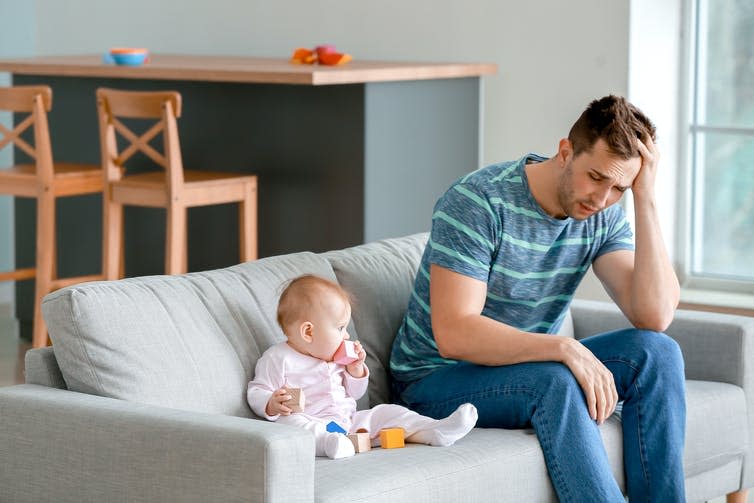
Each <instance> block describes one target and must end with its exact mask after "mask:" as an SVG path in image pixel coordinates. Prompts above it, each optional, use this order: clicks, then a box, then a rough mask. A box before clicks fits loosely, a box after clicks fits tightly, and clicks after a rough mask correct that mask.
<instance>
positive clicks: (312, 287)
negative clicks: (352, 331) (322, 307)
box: [277, 274, 353, 332]
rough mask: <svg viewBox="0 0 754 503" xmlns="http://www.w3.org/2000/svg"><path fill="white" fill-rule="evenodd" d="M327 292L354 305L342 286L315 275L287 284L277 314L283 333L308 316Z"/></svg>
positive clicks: (296, 279) (281, 295)
mask: <svg viewBox="0 0 754 503" xmlns="http://www.w3.org/2000/svg"><path fill="white" fill-rule="evenodd" d="M325 292H327V293H334V294H336V295H338V296H339V297H340V298H341V299H343V301H344V302H345V303H347V304H349V305H353V300H352V298H351V295H350V294H349V293H348V292H347V291H346V290H345V289H344V288H343V287H342V286H340V285H339V284H337V283H335V282H333V281H330V280H328V279H325V278H320V277H319V276H314V275H313V274H304V275H303V276H299V277H297V278H294V279H292V280H290V281H289V282H288V283H285V284H284V288H283V292H282V293H281V294H280V301H279V302H278V312H277V321H278V325H280V328H282V329H283V332H285V328H286V327H287V326H288V325H290V324H291V323H293V322H294V321H299V320H303V319H304V318H305V317H306V316H308V314H309V312H311V310H312V308H314V307H315V306H316V305H317V303H318V302H319V301H320V300H321V298H322V294H323V293H325Z"/></svg>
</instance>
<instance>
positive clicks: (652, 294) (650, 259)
mask: <svg viewBox="0 0 754 503" xmlns="http://www.w3.org/2000/svg"><path fill="white" fill-rule="evenodd" d="M638 145H639V152H640V153H641V157H642V165H641V169H640V170H639V174H638V175H637V176H636V179H635V180H634V183H633V186H632V187H631V191H632V193H633V196H634V207H635V215H636V251H635V252H631V251H628V250H621V251H615V252H611V253H606V254H605V255H603V256H601V257H600V258H598V259H597V260H595V261H594V272H595V274H596V275H597V277H598V278H599V279H600V281H601V282H602V284H603V285H604V286H605V289H606V290H607V292H608V294H609V295H610V297H612V299H613V300H614V301H615V303H616V304H618V307H620V309H621V311H623V314H625V315H626V317H627V318H628V319H629V320H630V321H631V323H633V325H634V326H636V327H637V328H646V329H650V330H656V331H658V332H662V331H664V330H665V329H667V327H668V325H670V322H671V321H673V315H674V314H675V309H676V307H677V306H678V300H679V298H680V287H679V285H678V277H677V276H676V274H675V271H674V270H673V266H672V264H671V262H670V257H669V256H668V252H667V249H666V248H665V243H664V241H663V239H662V234H661V232H660V222H659V218H658V216H657V205H656V200H655V191H654V185H655V177H656V173H657V161H658V160H659V153H658V151H657V148H656V147H655V145H654V143H653V142H652V140H651V139H649V140H648V141H647V143H646V144H644V143H642V142H641V141H639V142H638Z"/></svg>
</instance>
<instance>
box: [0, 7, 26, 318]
mask: <svg viewBox="0 0 754 503" xmlns="http://www.w3.org/2000/svg"><path fill="white" fill-rule="evenodd" d="M34 26H35V23H34V2H29V3H27V2H18V1H15V0H0V58H10V57H21V56H30V55H32V54H33V47H34V36H35V35H34ZM9 84H10V78H9V76H8V75H7V74H3V73H0V86H7V85H9ZM12 121H13V119H12V117H11V114H8V113H0V123H2V124H3V125H5V126H6V127H9V126H11V124H12ZM11 160H12V152H11V151H10V149H9V148H6V149H3V150H2V151H0V169H2V167H3V166H8V165H9V164H10V163H11ZM13 256H14V254H13V200H12V199H11V198H10V197H8V196H0V271H8V270H10V269H12V268H13V263H14V258H13ZM14 297H15V294H14V289H13V283H10V282H0V306H2V305H6V304H12V303H13V299H14ZM4 312H5V311H4V309H0V316H2V315H3V314H4Z"/></svg>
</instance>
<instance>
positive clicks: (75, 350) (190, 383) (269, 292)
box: [42, 252, 335, 417]
mask: <svg viewBox="0 0 754 503" xmlns="http://www.w3.org/2000/svg"><path fill="white" fill-rule="evenodd" d="M304 273H312V274H317V275H320V276H323V277H326V278H329V279H332V280H335V276H334V274H333V271H332V269H331V268H330V265H329V263H328V262H327V261H326V260H325V259H323V258H321V257H320V256H318V255H315V254H312V253H308V252H304V253H297V254H291V255H284V256H278V257H271V258H266V259H261V260H258V261H255V262H249V263H246V264H240V265H237V266H233V267H229V268H227V269H220V270H215V271H208V272H200V273H191V274H186V275H180V276H148V277H140V278H131V279H126V280H121V281H118V282H94V283H86V284H80V285H75V286H72V287H69V288H65V289H62V290H59V291H57V292H54V293H52V294H50V295H48V296H47V297H45V299H44V302H43V305H42V309H43V313H44V316H45V321H46V322H47V326H48V327H49V332H50V338H51V339H52V342H53V348H54V351H55V357H56V358H57V361H58V364H59V366H60V371H61V373H62V375H63V378H64V379H65V382H66V385H67V387H68V389H70V390H72V391H80V392H83V393H90V394H95V395H102V396H108V397H112V398H120V399H124V400H132V401H136V402H142V403H149V404H155V405H163V406H167V407H173V408H177V409H186V410H193V411H198V412H209V413H218V414H227V415H235V416H245V417H251V416H252V413H251V411H250V409H249V407H248V406H247V404H246V398H245V392H246V385H247V383H248V381H249V380H250V379H251V377H252V374H253V372H254V365H255V364H256V361H257V359H258V358H259V356H260V355H261V353H262V352H263V351H264V350H265V349H267V348H268V347H269V346H271V345H272V344H274V343H276V342H279V341H281V340H282V339H283V337H284V336H283V334H282V332H281V331H280V329H279V328H278V326H277V323H276V321H275V313H276V306H277V301H278V297H279V295H280V290H281V285H282V284H283V283H284V282H286V281H287V280H289V279H291V278H293V277H295V276H298V275H300V274H304Z"/></svg>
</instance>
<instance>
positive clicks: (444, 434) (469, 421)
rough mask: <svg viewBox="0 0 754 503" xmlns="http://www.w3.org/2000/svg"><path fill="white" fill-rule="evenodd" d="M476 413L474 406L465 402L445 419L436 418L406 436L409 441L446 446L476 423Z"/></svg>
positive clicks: (462, 435)
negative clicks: (424, 426) (424, 427)
mask: <svg viewBox="0 0 754 503" xmlns="http://www.w3.org/2000/svg"><path fill="white" fill-rule="evenodd" d="M477 417H478V414H477V410H476V407H474V406H473V405H472V404H470V403H465V404H463V405H461V406H460V407H458V408H457V409H456V410H455V412H453V413H452V414H451V415H449V416H448V417H446V418H445V419H437V420H434V421H433V422H432V423H430V424H429V425H428V427H427V428H426V429H422V430H419V431H417V432H416V433H414V434H413V435H411V436H410V437H408V438H406V440H407V441H409V442H414V443H417V444H429V445H437V446H442V447H447V446H449V445H453V444H454V443H455V441H456V440H458V439H459V438H462V437H464V436H465V435H466V434H467V433H468V432H470V431H471V430H472V429H473V428H474V425H475V424H476V420H477Z"/></svg>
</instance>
